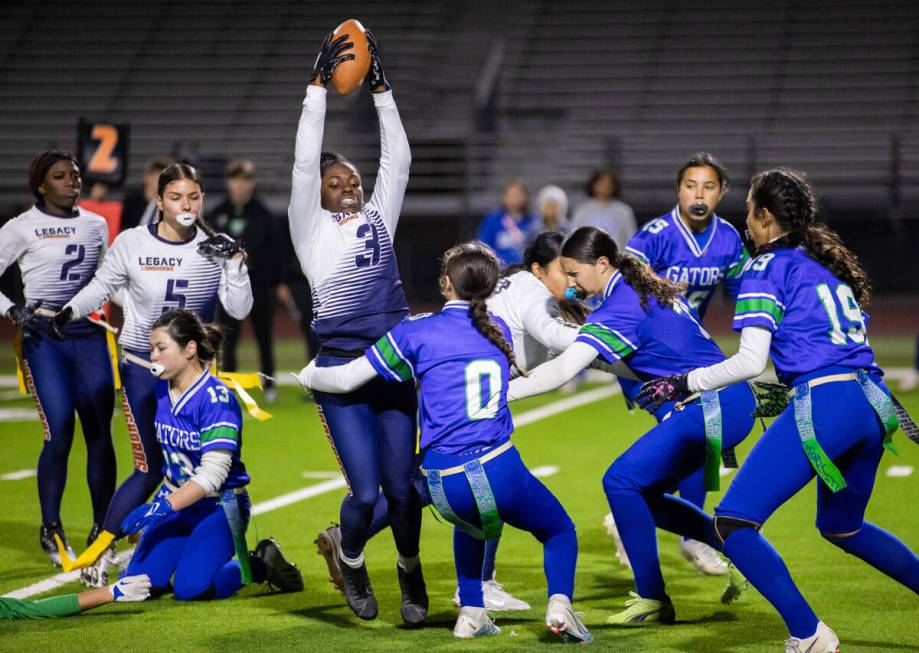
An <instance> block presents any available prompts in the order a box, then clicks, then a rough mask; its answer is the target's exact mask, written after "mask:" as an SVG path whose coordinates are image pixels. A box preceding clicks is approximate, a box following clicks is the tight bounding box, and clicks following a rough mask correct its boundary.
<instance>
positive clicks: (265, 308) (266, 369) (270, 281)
mask: <svg viewBox="0 0 919 653" xmlns="http://www.w3.org/2000/svg"><path fill="white" fill-rule="evenodd" d="M224 182H225V183H226V188H227V197H226V199H225V200H224V201H223V202H222V203H221V204H219V205H218V206H217V207H216V208H214V210H213V211H211V213H210V215H208V217H207V221H208V222H209V223H210V224H211V225H213V227H214V228H215V229H217V230H218V231H221V232H223V233H225V234H227V235H229V236H230V237H231V238H234V239H236V240H240V239H242V240H243V242H244V243H245V247H246V251H247V252H248V253H249V261H248V265H249V279H250V280H251V282H252V298H253V302H254V303H253V305H252V311H251V312H250V313H249V318H248V319H250V320H251V321H252V329H253V331H254V332H255V339H256V342H257V343H258V352H259V362H260V367H261V371H262V373H263V374H266V375H267V376H274V352H273V351H272V345H273V343H272V332H271V331H272V326H273V321H274V320H273V318H274V299H275V292H276V290H277V287H278V284H280V283H281V282H282V281H283V279H284V273H285V269H284V260H283V257H284V253H283V252H279V251H278V247H279V238H278V234H277V226H276V219H275V217H274V215H272V213H271V212H270V211H269V210H268V208H267V207H266V206H265V205H264V204H263V203H262V201H261V200H260V199H259V198H258V197H257V196H256V195H255V166H254V165H253V164H252V162H251V161H247V160H237V161H231V162H230V163H229V164H228V165H227V168H226V171H225V175H224ZM217 309H218V310H217V321H218V322H220V324H222V325H223V326H224V329H225V331H224V334H225V338H226V339H225V341H224V350H223V359H222V368H223V369H224V370H226V371H227V372H233V371H235V370H236V367H237V363H236V347H237V345H238V344H239V332H240V330H241V328H242V324H241V322H240V321H239V320H236V319H235V318H233V317H231V316H230V315H228V314H227V313H226V311H224V310H223V307H222V306H219V305H218V307H217ZM277 396H278V392H277V389H276V388H275V387H274V382H273V381H268V380H266V382H265V395H264V397H265V402H266V403H273V402H274V401H276V400H277Z"/></svg>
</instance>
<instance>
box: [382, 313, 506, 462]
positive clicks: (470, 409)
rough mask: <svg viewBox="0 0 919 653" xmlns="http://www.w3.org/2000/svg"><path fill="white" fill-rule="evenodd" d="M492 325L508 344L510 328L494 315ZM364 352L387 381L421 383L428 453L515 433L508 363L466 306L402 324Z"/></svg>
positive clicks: (482, 444)
mask: <svg viewBox="0 0 919 653" xmlns="http://www.w3.org/2000/svg"><path fill="white" fill-rule="evenodd" d="M492 320H493V321H494V323H495V324H497V325H498V327H499V328H500V329H501V332H502V334H503V335H504V339H505V340H506V341H507V342H508V343H510V342H511V333H510V329H508V328H507V325H506V324H505V323H504V322H503V321H502V320H501V319H500V318H497V317H495V316H492ZM365 355H366V356H367V358H368V359H369V360H370V363H371V364H372V365H373V367H374V369H375V370H376V371H377V374H379V375H380V376H381V377H383V378H384V379H386V380H387V381H393V382H402V381H408V380H409V379H411V378H413V377H414V378H417V379H418V380H419V381H420V384H421V406H420V413H421V448H422V449H427V448H428V447H433V448H434V449H435V450H436V451H439V452H441V453H446V454H460V453H467V452H472V451H476V450H478V449H483V448H486V447H489V446H491V445H493V444H495V443H498V442H500V441H502V440H504V439H506V438H507V437H509V436H510V434H511V433H512V432H513V430H514V424H513V422H512V421H511V412H510V410H509V409H508V407H507V384H508V379H509V378H510V369H509V367H510V366H509V365H508V362H507V358H506V357H505V356H504V354H503V353H501V350H500V349H498V348H497V347H496V346H495V345H493V344H492V343H491V342H489V340H488V339H487V338H485V336H483V335H482V334H481V333H479V332H478V330H477V329H476V328H475V324H473V322H472V318H471V317H470V316H469V303H468V302H462V301H451V302H447V303H446V305H445V306H444V308H443V310H442V311H441V312H440V313H434V314H431V315H419V316H417V317H413V318H410V319H408V320H403V321H402V322H400V323H399V324H397V325H396V326H395V327H394V328H393V329H392V330H391V331H390V332H389V333H387V334H386V335H385V336H383V337H382V338H380V339H379V340H378V341H377V342H376V344H374V345H373V346H371V347H369V348H368V349H367V351H366V353H365Z"/></svg>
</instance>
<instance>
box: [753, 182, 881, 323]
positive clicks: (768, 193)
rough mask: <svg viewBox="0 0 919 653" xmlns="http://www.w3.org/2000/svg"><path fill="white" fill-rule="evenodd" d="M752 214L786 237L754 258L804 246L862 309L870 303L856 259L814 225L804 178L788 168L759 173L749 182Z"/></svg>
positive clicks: (810, 193) (812, 201) (868, 286)
mask: <svg viewBox="0 0 919 653" xmlns="http://www.w3.org/2000/svg"><path fill="white" fill-rule="evenodd" d="M750 199H751V200H752V202H753V212H754V214H758V213H761V212H762V211H763V210H764V209H765V210H768V211H769V212H770V213H771V214H772V215H773V217H774V218H775V220H776V222H777V223H778V224H779V226H780V227H782V228H783V229H786V230H787V231H788V233H787V234H786V235H784V236H782V237H781V238H779V239H777V240H775V241H773V242H771V243H767V244H766V245H763V246H762V247H760V248H759V249H758V250H757V252H756V253H757V255H759V254H763V253H765V252H768V251H770V250H774V249H778V248H780V247H797V246H799V245H800V246H803V247H804V249H805V251H806V252H807V253H808V254H809V255H810V256H811V258H813V259H814V260H816V261H817V262H818V263H820V264H821V265H823V266H824V267H825V268H826V269H828V270H829V271H830V272H831V273H833V275H834V276H836V277H837V278H839V279H841V280H842V281H843V282H845V283H846V284H848V285H849V286H850V287H851V288H852V290H853V292H854V293H855V298H856V299H857V300H858V303H859V304H860V305H861V306H862V307H864V306H866V305H867V304H868V302H869V301H870V299H871V281H870V280H869V279H868V275H867V274H866V273H865V270H864V268H862V266H861V263H860V262H859V260H858V257H857V256H856V255H855V254H854V253H853V252H852V251H851V250H850V249H848V248H847V247H846V246H845V245H844V244H843V242H842V238H840V237H839V234H837V233H836V232H835V231H833V230H832V229H830V228H829V227H827V226H826V225H824V224H820V223H818V222H817V198H816V196H815V195H814V191H813V189H812V188H811V187H810V185H809V184H808V183H807V182H806V181H805V180H804V175H803V174H802V173H799V172H795V171H794V170H789V169H787V168H775V169H772V170H766V171H765V172H761V173H759V174H758V175H756V176H755V177H753V179H752V180H751V182H750Z"/></svg>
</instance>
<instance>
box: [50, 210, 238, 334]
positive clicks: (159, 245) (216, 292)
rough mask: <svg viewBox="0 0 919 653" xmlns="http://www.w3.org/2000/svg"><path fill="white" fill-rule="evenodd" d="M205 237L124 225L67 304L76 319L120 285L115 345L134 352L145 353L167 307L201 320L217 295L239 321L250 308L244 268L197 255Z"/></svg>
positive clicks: (200, 233)
mask: <svg viewBox="0 0 919 653" xmlns="http://www.w3.org/2000/svg"><path fill="white" fill-rule="evenodd" d="M205 239H207V234H205V233H204V232H203V231H201V230H200V229H198V230H197V231H196V232H195V235H194V236H193V237H192V238H191V239H189V240H187V241H184V242H173V241H168V240H164V239H162V238H160V237H159V236H157V235H156V225H155V224H152V225H146V226H140V227H135V228H133V229H128V230H127V231H125V232H123V233H121V234H119V235H118V237H117V238H115V241H114V242H113V243H112V248H111V249H110V250H109V252H108V253H107V254H106V255H105V260H103V262H102V266H101V267H100V268H99V271H98V272H97V273H96V276H95V277H93V280H92V281H90V282H89V284H87V285H86V287H85V288H84V289H83V290H81V291H80V293H79V294H77V296H76V297H74V298H73V299H71V300H70V301H69V302H68V303H67V306H70V307H71V308H73V312H74V317H80V316H83V315H86V314H88V313H91V312H92V311H94V310H96V309H97V308H99V307H100V306H102V304H104V303H105V302H107V301H108V300H109V298H111V296H112V295H114V294H115V293H116V292H117V291H118V290H120V289H122V288H124V289H125V290H126V293H125V295H124V306H123V308H124V327H123V328H122V330H121V336H120V337H119V343H120V344H121V346H122V347H125V348H127V349H131V350H134V351H140V352H147V351H149V349H150V330H151V328H152V327H153V323H154V322H156V320H157V319H158V318H159V316H160V315H162V314H163V313H164V312H165V311H167V310H169V309H171V308H186V309H189V310H191V311H194V312H195V313H197V314H198V316H199V317H201V319H202V320H204V321H208V320H213V319H214V310H215V308H216V306H217V299H218V298H219V299H220V303H221V304H223V306H224V307H225V308H226V309H227V313H229V314H230V315H232V316H233V317H235V318H236V319H242V318H244V317H246V315H248V314H249V310H250V309H251V308H252V287H251V286H250V284H249V272H248V270H247V268H246V266H245V264H241V263H239V262H237V261H229V262H227V264H226V267H222V266H221V265H220V264H219V263H217V262H214V261H211V260H210V259H207V258H205V257H204V256H202V255H201V254H199V253H198V243H200V242H201V241H202V240H205Z"/></svg>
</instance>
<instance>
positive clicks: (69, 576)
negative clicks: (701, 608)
mask: <svg viewBox="0 0 919 653" xmlns="http://www.w3.org/2000/svg"><path fill="white" fill-rule="evenodd" d="M619 392H620V390H619V386H618V385H612V386H609V387H606V388H598V389H596V390H591V391H590V392H585V393H584V394H580V395H576V396H574V397H568V398H567V399H562V400H561V401H555V402H553V403H551V404H548V405H546V406H542V407H540V408H536V409H534V410H529V411H527V412H525V413H521V414H520V415H519V416H517V418H516V419H515V420H514V422H515V423H516V424H517V426H524V425H526V424H532V423H533V422H537V421H539V420H541V419H545V418H546V417H550V416H552V415H555V414H557V413H561V412H564V411H566V410H571V409H572V408H577V407H578V406H583V405H584V404H589V403H591V402H594V401H598V400H600V399H603V398H604V397H609V396H612V395H615V394H618V393H619ZM553 468H554V469H553ZM536 470H542V471H543V473H545V475H546V476H549V475H551V474H554V473H556V472H557V471H558V468H557V467H555V466H554V465H546V466H544V467H541V468H540V467H537V468H536ZM536 470H534V472H535V471H536ZM336 476H337V478H333V479H330V480H328V481H325V482H323V483H317V484H316V485H310V486H309V487H305V488H301V489H299V490H295V491H293V492H288V493H287V494H282V495H280V496H277V497H275V498H273V499H268V500H267V501H262V502H260V503H256V504H255V505H253V506H252V514H253V515H260V514H264V513H266V512H271V511H272V510H277V509H278V508H283V507H285V506H289V505H291V504H293V503H298V502H300V501H304V500H306V499H309V498H311V497H315V496H318V495H320V494H325V493H326V492H331V491H333V490H337V489H340V488H343V487H345V486H346V483H345V479H344V478H343V477H342V476H341V475H340V474H337V475H336ZM79 577H80V572H79V571H70V572H66V573H61V574H58V575H57V576H52V577H51V578H46V579H45V580H42V581H39V582H37V583H33V584H32V585H29V586H27V587H23V588H22V589H18V590H15V591H13V592H10V593H9V594H4V596H6V597H9V598H13V599H25V598H28V597H30V596H35V595H36V594H43V593H45V592H49V591H51V590H53V589H55V588H57V587H60V586H62V585H66V584H67V583H70V582H73V581H75V580H77V579H78V578H79Z"/></svg>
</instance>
